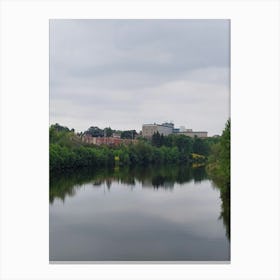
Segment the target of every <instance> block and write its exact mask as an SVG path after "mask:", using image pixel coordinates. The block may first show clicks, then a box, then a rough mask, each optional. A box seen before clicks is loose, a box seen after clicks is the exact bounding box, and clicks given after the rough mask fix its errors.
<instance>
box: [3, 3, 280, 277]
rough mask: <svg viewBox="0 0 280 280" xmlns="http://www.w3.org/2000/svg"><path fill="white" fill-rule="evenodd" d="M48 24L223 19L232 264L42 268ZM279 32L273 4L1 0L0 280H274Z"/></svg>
mask: <svg viewBox="0 0 280 280" xmlns="http://www.w3.org/2000/svg"><path fill="white" fill-rule="evenodd" d="M49 18H229V19H231V46H232V48H231V54H232V57H231V73H232V80H231V115H232V198H231V201H232V235H231V246H232V250H231V264H223V265H218V264H208V265H207V264H199V265H198V264H197V265H194V264H170V265H162V264H150V265H148V264H145V265H144V264H143V265H142V264H141V265H140V264H131V265H124V264H120V265H116V264H111V265H101V264H96V265H86V264H84V265H80V264H79V265H77V264H76V265H51V264H49V261H48V235H49V231H48V166H47V165H48V129H47V128H48V114H49V111H48V96H49V93H48V20H49ZM279 31H280V30H279V2H278V1H267V0H266V1H211V0H208V1H185V2H183V1H153V2H145V1H131V2H128V1H127V2H126V1H103V2H97V1H96V2H89V1H85V2H82V1H60V2H59V1H50V2H47V1H37V2H36V1H25V0H21V1H2V2H1V60H0V61H1V193H0V196H1V197H0V199H1V201H0V206H1V244H0V248H1V255H0V256H1V263H0V270H1V274H0V275H1V278H2V279H92V278H94V279H122V280H125V279H279V277H280V271H279V263H280V258H279V236H280V232H279V221H280V219H279V210H280V209H279V175H278V173H279V170H280V168H279V96H278V94H279V77H280V73H279V49H280V46H279V34H280V32H279Z"/></svg>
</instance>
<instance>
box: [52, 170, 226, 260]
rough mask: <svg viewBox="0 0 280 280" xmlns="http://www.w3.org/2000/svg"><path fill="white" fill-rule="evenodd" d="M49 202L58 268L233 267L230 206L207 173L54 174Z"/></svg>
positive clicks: (85, 172) (54, 251)
mask: <svg viewBox="0 0 280 280" xmlns="http://www.w3.org/2000/svg"><path fill="white" fill-rule="evenodd" d="M211 186H212V188H211ZM103 192H104V194H108V195H103ZM49 200H50V260H52V261H97V260H98V261H102V260H104V261H116V260H131V261H132V260H136V261H139V260H140V261H141V260H142V261H157V260H158V261H160V260H165V261H167V260H169V261H172V260H189V261H191V260H195V261H198V260H202V261H209V260H217V261H221V260H229V239H227V238H226V237H225V233H226V234H227V237H228V238H229V234H228V232H229V225H228V224H227V223H229V219H227V215H225V212H226V213H228V212H227V211H224V210H225V207H227V206H226V202H225V201H226V200H223V198H221V199H220V198H219V186H218V185H216V184H213V183H211V182H210V181H209V179H208V177H207V173H206V171H205V168H204V167H203V166H196V167H195V168H192V167H190V166H176V165H175V166H173V165H169V166H156V167H154V166H150V167H146V168H143V167H134V168H123V167H122V168H121V167H120V168H113V169H100V170H96V169H81V170H79V172H74V171H72V172H68V173H65V172H64V174H63V175H62V174H51V176H50V197H49ZM221 201H222V203H221ZM220 207H221V208H220ZM219 212H220V217H221V218H222V219H223V222H224V227H225V228H224V227H223V223H222V222H221V221H220V219H219ZM225 229H226V230H225Z"/></svg>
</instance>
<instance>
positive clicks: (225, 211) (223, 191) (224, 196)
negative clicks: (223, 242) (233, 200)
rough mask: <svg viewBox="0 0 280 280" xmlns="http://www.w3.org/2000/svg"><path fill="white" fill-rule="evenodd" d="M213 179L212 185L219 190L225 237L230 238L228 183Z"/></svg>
mask: <svg viewBox="0 0 280 280" xmlns="http://www.w3.org/2000/svg"><path fill="white" fill-rule="evenodd" d="M212 180H213V183H214V184H213V186H214V187H215V188H218V189H219V191H220V198H221V201H222V204H221V214H220V218H222V219H223V224H224V226H225V228H226V235H227V238H228V239H229V240H230V185H227V186H225V185H224V183H223V182H222V181H217V180H215V179H212Z"/></svg>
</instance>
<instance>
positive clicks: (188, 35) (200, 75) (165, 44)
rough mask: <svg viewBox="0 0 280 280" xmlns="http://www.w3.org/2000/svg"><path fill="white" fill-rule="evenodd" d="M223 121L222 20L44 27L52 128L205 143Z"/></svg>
mask: <svg viewBox="0 0 280 280" xmlns="http://www.w3.org/2000/svg"><path fill="white" fill-rule="evenodd" d="M229 117H230V21H229V20H223V19H219V20H212V19H211V20H198V19H197V20H189V19H187V20H98V19H97V20H77V19H74V20H72V19H71V20H61V19H54V20H50V123H51V124H53V123H59V124H61V125H63V126H67V127H69V128H74V129H75V130H76V131H84V130H86V129H87V128H89V127H90V126H98V127H100V128H104V127H109V126H110V127H111V128H112V129H120V130H127V129H136V131H140V130H141V129H142V124H144V123H163V122H166V121H168V122H169V121H172V122H173V123H174V124H175V127H180V126H185V128H189V129H193V130H195V131H207V132H208V135H210V136H211V135H215V134H221V133H222V131H223V129H224V127H225V123H226V121H227V119H228V118H229Z"/></svg>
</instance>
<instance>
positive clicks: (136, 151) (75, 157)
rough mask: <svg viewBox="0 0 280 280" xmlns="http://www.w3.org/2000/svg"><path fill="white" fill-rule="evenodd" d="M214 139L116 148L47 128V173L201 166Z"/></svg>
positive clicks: (176, 138)
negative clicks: (103, 168)
mask: <svg viewBox="0 0 280 280" xmlns="http://www.w3.org/2000/svg"><path fill="white" fill-rule="evenodd" d="M216 142H218V139H217V138H207V139H199V138H194V139H192V138H190V137H187V136H184V135H169V136H166V137H164V136H161V135H159V134H155V135H154V136H153V138H152V139H151V140H146V139H140V140H139V141H138V143H136V144H130V145H121V146H117V147H109V146H106V145H103V146H93V145H88V144H85V143H83V142H82V141H81V138H80V136H79V135H77V134H75V132H74V130H73V129H72V130H69V129H68V128H66V127H63V126H60V125H58V124H56V125H52V126H51V127H50V170H62V169H69V168H80V167H86V166H97V167H98V166H113V165H114V164H119V165H148V164H164V163H188V162H205V161H206V158H207V156H208V155H209V151H210V146H211V145H212V144H213V143H216Z"/></svg>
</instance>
